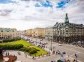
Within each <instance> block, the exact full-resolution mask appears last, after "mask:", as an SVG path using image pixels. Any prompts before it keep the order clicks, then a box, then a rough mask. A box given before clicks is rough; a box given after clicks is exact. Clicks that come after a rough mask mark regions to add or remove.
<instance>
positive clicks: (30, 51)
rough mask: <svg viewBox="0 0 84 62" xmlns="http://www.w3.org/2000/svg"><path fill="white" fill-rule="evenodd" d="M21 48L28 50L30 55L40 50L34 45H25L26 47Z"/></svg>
mask: <svg viewBox="0 0 84 62" xmlns="http://www.w3.org/2000/svg"><path fill="white" fill-rule="evenodd" d="M20 50H22V51H25V52H28V53H29V54H30V55H31V54H35V53H37V51H39V50H38V49H36V48H34V47H24V48H21V49H20Z"/></svg>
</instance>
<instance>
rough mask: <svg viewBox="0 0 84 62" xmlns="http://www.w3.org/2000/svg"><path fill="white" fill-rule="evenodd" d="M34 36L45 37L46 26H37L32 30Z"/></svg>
mask: <svg viewBox="0 0 84 62" xmlns="http://www.w3.org/2000/svg"><path fill="white" fill-rule="evenodd" d="M32 36H33V37H39V38H45V28H35V29H33V30H32Z"/></svg>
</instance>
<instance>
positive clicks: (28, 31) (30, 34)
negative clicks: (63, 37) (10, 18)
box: [25, 29, 32, 37]
mask: <svg viewBox="0 0 84 62" xmlns="http://www.w3.org/2000/svg"><path fill="white" fill-rule="evenodd" d="M25 35H26V36H30V37H31V36H32V29H28V30H25Z"/></svg>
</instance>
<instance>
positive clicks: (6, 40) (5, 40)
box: [3, 37, 21, 42]
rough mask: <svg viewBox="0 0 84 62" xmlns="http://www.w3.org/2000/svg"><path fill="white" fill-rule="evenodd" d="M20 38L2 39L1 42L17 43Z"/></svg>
mask: <svg viewBox="0 0 84 62" xmlns="http://www.w3.org/2000/svg"><path fill="white" fill-rule="evenodd" d="M20 39H21V38H20V37H16V38H13V39H11V38H10V39H4V40H3V42H12V41H17V40H20Z"/></svg>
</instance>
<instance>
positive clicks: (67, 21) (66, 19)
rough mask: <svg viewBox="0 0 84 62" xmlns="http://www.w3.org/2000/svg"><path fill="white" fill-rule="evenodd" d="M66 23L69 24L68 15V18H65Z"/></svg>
mask: <svg viewBox="0 0 84 62" xmlns="http://www.w3.org/2000/svg"><path fill="white" fill-rule="evenodd" d="M65 23H69V18H68V14H67V13H66V17H65Z"/></svg>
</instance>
